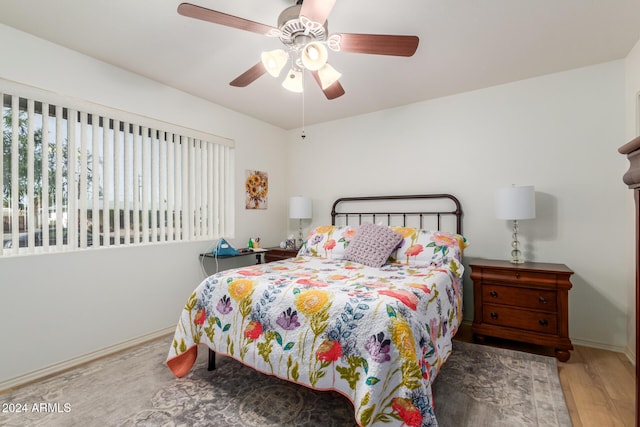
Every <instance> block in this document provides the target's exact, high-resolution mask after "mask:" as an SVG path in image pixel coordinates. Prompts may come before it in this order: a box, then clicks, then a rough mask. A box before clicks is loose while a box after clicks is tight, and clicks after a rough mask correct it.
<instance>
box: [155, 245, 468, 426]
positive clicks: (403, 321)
mask: <svg viewBox="0 0 640 427" xmlns="http://www.w3.org/2000/svg"><path fill="white" fill-rule="evenodd" d="M450 267H451V268H450V269H449V268H445V267H440V268H430V267H414V266H406V265H397V264H396V265H386V266H384V267H383V268H380V269H378V268H372V267H366V266H364V265H361V264H357V263H352V262H349V261H341V260H331V259H327V258H319V257H298V258H295V259H290V260H286V261H279V262H275V263H269V264H261V265H256V266H252V267H245V268H239V269H234V270H228V271H223V272H220V273H218V274H216V275H213V276H210V277H209V278H207V279H205V280H204V281H203V282H202V283H201V284H200V285H199V286H198V287H197V288H196V290H195V291H194V292H193V294H192V295H191V296H190V297H189V299H188V300H187V302H186V304H185V306H184V309H183V311H182V314H181V317H180V320H179V322H178V325H177V327H176V332H175V336H174V339H173V343H172V346H171V348H170V350H169V355H168V364H169V363H170V362H172V361H173V360H179V359H180V357H181V356H186V355H187V353H188V351H189V350H190V349H192V348H193V347H194V346H195V345H196V344H206V345H207V346H208V347H209V348H211V349H212V350H214V351H217V352H220V353H223V354H227V355H229V356H231V357H233V358H235V359H238V360H240V361H242V362H243V363H244V364H246V365H248V366H251V367H253V368H255V369H257V370H259V371H261V372H264V373H267V374H271V375H275V376H278V377H280V378H283V379H286V380H289V381H292V382H295V383H299V384H303V385H306V386H309V387H312V388H314V389H319V390H328V389H333V390H336V391H338V392H340V393H342V394H344V395H345V396H347V397H348V398H349V399H350V400H351V401H352V402H353V404H354V408H355V414H354V415H355V419H356V421H357V422H358V424H359V425H361V426H383V425H384V426H404V425H406V426H437V421H436V418H435V414H434V410H433V406H432V403H433V396H432V392H431V384H432V382H433V381H434V379H435V378H436V376H437V374H438V372H439V370H440V367H441V366H442V364H443V363H444V362H445V361H446V359H447V358H448V356H449V354H450V353H451V349H452V343H451V338H452V337H453V335H454V334H455V332H456V331H457V328H458V325H459V323H460V321H461V317H462V280H461V277H462V273H463V270H462V266H461V265H459V264H458V263H451V266H450ZM190 363H193V361H192V362H190ZM169 366H172V365H169ZM189 367H190V366H189Z"/></svg>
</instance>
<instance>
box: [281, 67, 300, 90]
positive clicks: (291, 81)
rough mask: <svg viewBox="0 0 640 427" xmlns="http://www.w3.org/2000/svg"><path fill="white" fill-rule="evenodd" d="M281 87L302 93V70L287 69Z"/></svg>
mask: <svg viewBox="0 0 640 427" xmlns="http://www.w3.org/2000/svg"><path fill="white" fill-rule="evenodd" d="M282 87H283V88H285V89H287V90H290V91H291V92H296V93H302V72H300V71H296V70H294V69H291V70H289V72H288V73H287V76H286V77H285V78H284V81H283V82H282Z"/></svg>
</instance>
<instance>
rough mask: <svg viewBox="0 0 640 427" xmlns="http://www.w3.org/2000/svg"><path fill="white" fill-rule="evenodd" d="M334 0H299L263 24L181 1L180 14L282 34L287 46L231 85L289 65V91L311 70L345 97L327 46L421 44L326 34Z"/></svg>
mask: <svg viewBox="0 0 640 427" xmlns="http://www.w3.org/2000/svg"><path fill="white" fill-rule="evenodd" d="M335 2H336V0H304V1H303V0H297V2H296V4H295V5H293V6H290V7H288V8H286V9H285V10H283V11H282V13H280V16H279V17H278V26H277V27H272V26H270V25H265V24H261V23H258V22H254V21H250V20H248V19H244V18H239V17H237V16H233V15H228V14H226V13H222V12H218V11H216V10H212V9H207V8H205V7H202V6H197V5H195V4H191V3H181V4H180V5H179V6H178V13H179V14H180V15H183V16H187V17H190V18H195V19H200V20H203V21H208V22H212V23H214V24H219V25H225V26H227V27H232V28H237V29H240V30H245V31H251V32H254V33H258V34H261V35H265V36H268V37H278V38H279V39H280V41H281V42H282V43H283V45H284V49H276V50H272V51H269V52H263V53H262V57H261V61H260V62H258V63H257V64H256V65H254V66H253V67H251V68H249V69H248V70H247V71H245V72H244V73H242V74H240V75H239V76H238V77H237V78H235V79H234V80H233V81H232V82H231V83H229V84H230V85H231V86H237V87H245V86H248V85H249V84H250V83H252V82H253V81H255V80H256V79H257V78H258V77H260V76H262V75H263V74H265V73H269V74H271V75H272V76H274V77H278V75H279V74H280V71H281V70H282V69H283V68H284V66H285V65H286V64H287V63H290V68H289V71H288V72H287V76H286V78H285V80H284V81H283V83H282V86H284V87H285V88H286V89H288V90H290V91H293V92H302V75H303V73H304V71H305V70H308V71H309V72H310V73H311V75H312V76H313V78H314V80H315V81H316V82H317V83H318V85H319V86H320V89H321V90H322V91H323V92H324V94H325V96H326V97H327V99H335V98H338V97H339V96H342V95H344V93H345V92H344V88H343V87H342V85H341V84H340V81H339V78H340V76H341V74H340V73H339V72H338V71H336V70H335V69H334V68H333V67H332V66H331V65H329V63H328V62H327V60H328V51H327V47H328V48H329V49H331V50H333V51H335V52H353V53H366V54H374V55H391V56H405V57H408V56H412V55H413V54H414V53H415V51H416V49H417V48H418V42H419V39H418V37H416V36H403V35H384V34H351V33H339V34H331V35H329V33H328V25H327V17H328V16H329V13H331V9H333V5H334V4H335Z"/></svg>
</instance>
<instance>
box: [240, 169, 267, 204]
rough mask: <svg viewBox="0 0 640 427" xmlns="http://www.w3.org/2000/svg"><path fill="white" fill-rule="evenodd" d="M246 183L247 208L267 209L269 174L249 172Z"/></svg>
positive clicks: (247, 172)
mask: <svg viewBox="0 0 640 427" xmlns="http://www.w3.org/2000/svg"><path fill="white" fill-rule="evenodd" d="M246 175H247V178H246V179H245V182H244V188H245V193H246V197H245V208H246V209H267V201H268V197H267V196H268V194H269V174H267V172H262V171H256V170H247V171H246Z"/></svg>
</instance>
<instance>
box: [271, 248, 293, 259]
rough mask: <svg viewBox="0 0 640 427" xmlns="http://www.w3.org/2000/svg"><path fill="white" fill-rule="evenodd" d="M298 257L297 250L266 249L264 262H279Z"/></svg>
mask: <svg viewBox="0 0 640 427" xmlns="http://www.w3.org/2000/svg"><path fill="white" fill-rule="evenodd" d="M296 256H298V249H282V248H267V253H266V254H265V256H264V258H265V262H273V261H280V260H283V259H288V258H295V257H296Z"/></svg>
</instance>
